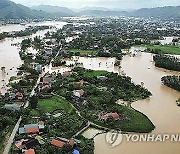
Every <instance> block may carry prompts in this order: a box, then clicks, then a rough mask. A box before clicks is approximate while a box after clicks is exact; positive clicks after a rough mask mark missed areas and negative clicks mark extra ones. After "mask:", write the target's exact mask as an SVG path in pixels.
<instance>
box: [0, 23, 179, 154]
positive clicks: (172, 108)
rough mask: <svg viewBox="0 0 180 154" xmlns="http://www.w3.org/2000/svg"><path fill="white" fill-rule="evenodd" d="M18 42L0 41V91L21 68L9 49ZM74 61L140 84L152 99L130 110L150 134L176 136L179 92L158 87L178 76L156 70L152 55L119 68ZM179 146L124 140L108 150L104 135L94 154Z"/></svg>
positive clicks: (171, 152) (155, 152) (175, 150)
mask: <svg viewBox="0 0 180 154" xmlns="http://www.w3.org/2000/svg"><path fill="white" fill-rule="evenodd" d="M41 24H42V23H41ZM47 24H49V23H47ZM56 24H57V25H58V26H59V27H62V26H63V25H64V24H65V23H54V25H56ZM43 25H44V24H43ZM51 25H52V24H51ZM16 26H17V27H16ZM59 27H58V28H59ZM23 28H24V27H23V26H19V25H13V27H11V26H7V28H6V27H5V26H3V27H0V29H1V30H3V31H13V30H21V29H23ZM45 32H46V31H43V32H38V33H37V34H35V35H44V33H45ZM35 35H33V36H35ZM22 39H23V38H16V39H5V40H2V41H0V66H1V67H2V66H4V67H5V72H3V71H1V70H0V71H1V73H0V87H3V86H5V85H6V84H7V83H8V80H9V78H10V76H14V75H16V73H17V72H16V71H17V69H16V68H17V67H18V66H19V65H20V64H22V61H21V60H20V58H19V54H18V52H19V50H18V49H17V47H16V46H11V44H12V43H18V42H21V41H22ZM76 61H78V63H82V64H83V67H85V68H88V69H94V70H107V71H110V72H117V73H121V72H122V71H124V72H125V73H126V75H128V76H130V77H131V78H132V80H133V81H134V82H135V83H137V84H140V83H141V82H144V86H145V87H146V88H148V90H150V91H151V92H152V94H153V95H152V96H151V97H150V98H148V99H146V100H141V101H137V102H135V103H133V104H132V107H133V108H135V109H137V110H138V111H140V112H142V113H144V114H146V115H147V116H148V117H149V119H150V120H151V121H152V122H153V123H154V125H155V126H156V128H155V130H154V131H153V132H152V133H156V134H157V133H161V134H163V133H179V131H180V122H179V119H180V108H179V107H177V105H176V102H175V101H176V100H177V99H178V97H180V92H177V91H175V90H172V89H170V88H168V87H166V86H164V85H162V84H161V77H162V76H164V75H174V74H175V75H178V72H172V71H167V70H164V69H158V68H156V67H155V66H154V64H153V63H152V55H151V54H149V53H142V54H141V55H138V56H136V57H130V56H125V57H124V58H123V60H122V62H121V67H122V68H120V67H116V66H114V63H115V58H84V57H80V58H77V57H76ZM68 63H72V61H71V60H69V61H67V64H68ZM64 69H65V68H64ZM2 80H3V81H2ZM4 90H5V88H4V89H0V91H1V92H3V91H4ZM94 132H95V133H97V131H96V130H94V129H90V130H88V131H87V132H85V136H89V137H90V136H93V134H94ZM179 145H180V144H178V143H173V142H166V143H159V142H158V143H157V142H156V143H153V142H148V143H140V142H137V143H132V142H126V141H125V139H124V140H123V142H122V143H121V144H120V145H119V146H117V147H114V148H111V147H109V146H108V144H107V143H106V140H105V134H102V135H98V136H96V137H95V154H101V153H102V154H121V153H124V154H145V153H146V154H179V153H180V146H179Z"/></svg>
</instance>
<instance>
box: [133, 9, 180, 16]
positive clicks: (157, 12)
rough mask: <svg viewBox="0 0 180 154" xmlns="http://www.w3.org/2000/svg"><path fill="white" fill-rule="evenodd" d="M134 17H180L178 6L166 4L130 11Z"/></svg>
mask: <svg viewBox="0 0 180 154" xmlns="http://www.w3.org/2000/svg"><path fill="white" fill-rule="evenodd" d="M130 14H131V15H132V16H136V17H144V18H149V17H155V18H166V19H169V18H175V19H180V6H166V7H156V8H142V9H139V10H136V11H133V12H131V13H130Z"/></svg>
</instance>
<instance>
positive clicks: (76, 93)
mask: <svg viewBox="0 0 180 154" xmlns="http://www.w3.org/2000/svg"><path fill="white" fill-rule="evenodd" d="M73 95H74V96H76V97H78V98H80V97H81V96H83V95H84V90H82V89H81V90H74V91H73Z"/></svg>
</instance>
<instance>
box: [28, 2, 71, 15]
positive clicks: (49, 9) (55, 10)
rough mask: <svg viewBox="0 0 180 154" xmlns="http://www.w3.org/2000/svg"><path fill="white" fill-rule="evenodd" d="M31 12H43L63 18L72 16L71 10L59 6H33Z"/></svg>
mask: <svg viewBox="0 0 180 154" xmlns="http://www.w3.org/2000/svg"><path fill="white" fill-rule="evenodd" d="M31 9H33V10H37V11H44V12H47V13H51V14H55V15H57V14H58V13H59V15H61V16H62V15H64V16H70V15H71V16H73V15H74V12H73V11H72V10H71V9H68V8H66V7H59V6H51V5H38V6H33V7H31Z"/></svg>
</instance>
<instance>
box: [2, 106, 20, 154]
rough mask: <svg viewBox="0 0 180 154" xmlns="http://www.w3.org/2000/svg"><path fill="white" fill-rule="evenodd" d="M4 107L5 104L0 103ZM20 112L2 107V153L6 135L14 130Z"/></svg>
mask: <svg viewBox="0 0 180 154" xmlns="http://www.w3.org/2000/svg"><path fill="white" fill-rule="evenodd" d="M0 107H3V104H2V103H1V104H0ZM19 115H20V114H19V113H17V112H13V111H9V110H6V109H4V108H0V153H1V150H2V148H3V144H4V139H5V136H6V135H7V134H8V133H9V132H10V131H11V130H12V128H13V127H14V125H15V124H16V121H17V119H18V117H19Z"/></svg>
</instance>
